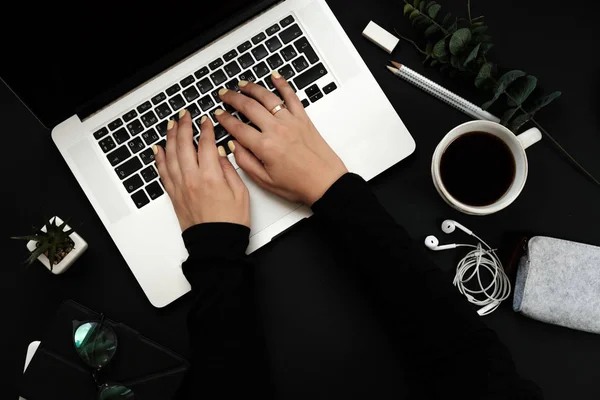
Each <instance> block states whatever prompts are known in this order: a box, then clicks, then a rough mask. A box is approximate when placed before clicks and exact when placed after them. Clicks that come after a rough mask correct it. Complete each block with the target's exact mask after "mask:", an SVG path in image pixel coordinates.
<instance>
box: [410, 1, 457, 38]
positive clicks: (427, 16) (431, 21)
mask: <svg viewBox="0 0 600 400" xmlns="http://www.w3.org/2000/svg"><path fill="white" fill-rule="evenodd" d="M404 3H405V4H408V5H409V6H412V4H410V3H409V2H408V1H406V0H404ZM416 9H417V8H416V7H415V10H416ZM419 15H422V16H423V17H425V18H427V19H428V20H429V22H430V23H432V24H434V25H436V26H437V27H438V28H439V29H440V31H442V33H443V34H444V35H447V34H448V31H447V30H446V29H444V27H443V26H442V25H440V24H438V23H437V22H436V21H435V20H434V19H433V18H430V17H429V15H427V13H422V12H419Z"/></svg>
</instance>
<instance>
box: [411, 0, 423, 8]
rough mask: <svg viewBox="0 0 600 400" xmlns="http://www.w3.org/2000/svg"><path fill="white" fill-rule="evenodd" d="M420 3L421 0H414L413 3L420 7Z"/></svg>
mask: <svg viewBox="0 0 600 400" xmlns="http://www.w3.org/2000/svg"><path fill="white" fill-rule="evenodd" d="M420 4H421V0H415V1H413V5H414V6H415V8H419V5H420Z"/></svg>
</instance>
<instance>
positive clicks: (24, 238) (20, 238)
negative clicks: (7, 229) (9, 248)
mask: <svg viewBox="0 0 600 400" xmlns="http://www.w3.org/2000/svg"><path fill="white" fill-rule="evenodd" d="M11 239H17V240H35V241H38V240H40V237H39V236H38V235H27V236H13V237H11Z"/></svg>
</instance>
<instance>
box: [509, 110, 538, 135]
mask: <svg viewBox="0 0 600 400" xmlns="http://www.w3.org/2000/svg"><path fill="white" fill-rule="evenodd" d="M531 118H533V114H532V113H525V114H521V115H519V116H518V117H517V118H515V119H513V121H512V122H511V123H510V124H509V125H508V129H510V130H511V131H513V132H514V133H517V131H518V130H519V129H520V128H521V127H522V126H523V125H524V124H525V123H526V122H527V121H529V120H530V119H531Z"/></svg>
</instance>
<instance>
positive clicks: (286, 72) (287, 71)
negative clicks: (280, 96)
mask: <svg viewBox="0 0 600 400" xmlns="http://www.w3.org/2000/svg"><path fill="white" fill-rule="evenodd" d="M278 72H279V73H280V74H281V76H283V77H284V78H285V79H286V80H288V79H290V78H291V77H292V76H294V75H296V73H295V72H294V69H293V68H292V66H291V65H289V64H288V65H285V66H283V67H281V68H279V71H278Z"/></svg>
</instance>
